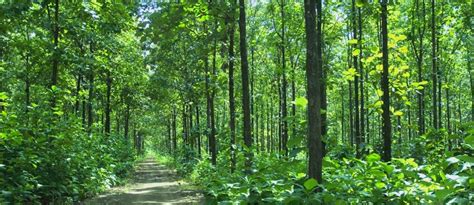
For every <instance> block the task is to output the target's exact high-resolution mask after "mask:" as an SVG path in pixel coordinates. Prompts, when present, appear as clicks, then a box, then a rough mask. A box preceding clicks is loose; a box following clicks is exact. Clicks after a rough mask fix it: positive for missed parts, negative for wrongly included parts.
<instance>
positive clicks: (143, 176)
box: [84, 158, 204, 205]
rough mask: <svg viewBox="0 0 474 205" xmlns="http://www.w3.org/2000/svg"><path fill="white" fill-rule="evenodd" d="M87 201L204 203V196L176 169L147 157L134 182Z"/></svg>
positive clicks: (107, 202) (141, 164) (88, 204)
mask: <svg viewBox="0 0 474 205" xmlns="http://www.w3.org/2000/svg"><path fill="white" fill-rule="evenodd" d="M84 204H86V205H95V204H166V205H168V204H173V205H175V204H204V198H203V196H202V195H201V194H200V193H198V192H197V191H195V190H192V189H191V188H190V187H189V185H188V184H186V183H185V182H183V181H180V180H179V177H178V176H177V175H176V173H175V171H174V170H170V169H169V168H167V167H166V166H164V165H160V164H158V163H157V162H156V160H155V159H152V158H147V159H146V160H144V161H143V162H141V163H139V165H138V168H137V170H136V171H135V176H134V178H133V181H132V183H131V184H129V185H126V186H123V187H117V188H113V189H111V190H110V191H109V192H108V193H106V194H103V195H100V196H98V197H96V198H94V199H91V200H88V201H86V202H85V203H84Z"/></svg>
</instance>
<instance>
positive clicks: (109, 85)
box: [105, 71, 112, 135]
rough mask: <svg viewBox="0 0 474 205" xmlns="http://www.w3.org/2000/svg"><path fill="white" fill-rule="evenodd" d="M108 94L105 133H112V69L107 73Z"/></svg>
mask: <svg viewBox="0 0 474 205" xmlns="http://www.w3.org/2000/svg"><path fill="white" fill-rule="evenodd" d="M106 75H107V76H106V84H107V94H106V103H105V134H106V135H110V96H111V95H112V77H111V76H110V71H107V74H106Z"/></svg>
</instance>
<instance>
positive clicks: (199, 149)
mask: <svg viewBox="0 0 474 205" xmlns="http://www.w3.org/2000/svg"><path fill="white" fill-rule="evenodd" d="M196 126H197V129H198V130H197V151H198V157H199V158H201V124H200V122H199V104H196Z"/></svg>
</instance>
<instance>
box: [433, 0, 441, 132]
mask: <svg viewBox="0 0 474 205" xmlns="http://www.w3.org/2000/svg"><path fill="white" fill-rule="evenodd" d="M435 16H436V14H435V0H431V59H432V63H431V68H432V71H431V72H432V73H431V75H432V81H433V91H432V92H433V93H432V95H433V96H432V101H433V108H432V109H433V111H432V115H433V121H432V122H433V127H434V128H435V129H438V128H439V123H438V97H437V95H438V91H437V86H438V67H437V65H436V63H437V58H438V57H437V55H436V18H435Z"/></svg>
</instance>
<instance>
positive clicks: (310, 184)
mask: <svg viewBox="0 0 474 205" xmlns="http://www.w3.org/2000/svg"><path fill="white" fill-rule="evenodd" d="M303 185H304V188H305V189H306V190H308V191H310V190H313V189H314V188H315V187H316V186H318V181H316V179H314V178H311V179H308V180H306V181H305V182H304V184H303Z"/></svg>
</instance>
